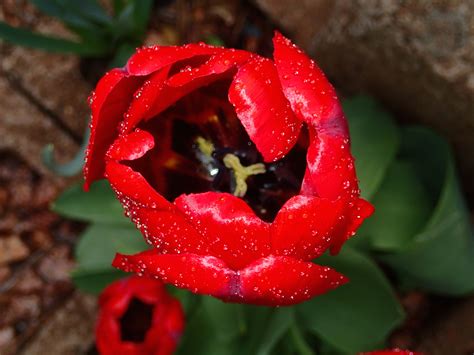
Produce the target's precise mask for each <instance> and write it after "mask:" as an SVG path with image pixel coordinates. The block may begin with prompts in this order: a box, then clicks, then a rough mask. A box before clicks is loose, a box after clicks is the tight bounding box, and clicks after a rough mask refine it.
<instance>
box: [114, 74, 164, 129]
mask: <svg viewBox="0 0 474 355" xmlns="http://www.w3.org/2000/svg"><path fill="white" fill-rule="evenodd" d="M169 70H170V66H167V67H164V68H163V69H161V70H159V71H156V72H154V73H153V74H152V75H150V78H149V79H148V80H146V81H145V82H144V83H143V85H142V86H141V87H140V88H139V89H138V90H137V91H136V92H135V94H134V95H133V100H132V101H131V102H130V106H129V108H128V110H127V113H126V114H125V115H124V120H123V122H122V124H121V125H120V132H121V133H122V134H126V133H128V132H129V131H130V130H132V129H133V128H134V127H136V126H137V125H138V123H140V121H141V120H142V119H143V118H144V117H145V116H146V114H147V113H148V112H149V111H150V109H151V107H152V106H153V105H154V103H155V101H156V100H157V98H158V96H159V95H158V94H159V93H160V92H161V91H162V87H163V85H164V83H165V81H166V80H167V79H168V74H169ZM161 99H162V97H161Z"/></svg>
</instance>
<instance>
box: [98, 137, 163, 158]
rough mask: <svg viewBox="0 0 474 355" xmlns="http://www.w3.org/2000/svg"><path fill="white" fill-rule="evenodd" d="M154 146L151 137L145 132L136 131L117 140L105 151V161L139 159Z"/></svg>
mask: <svg viewBox="0 0 474 355" xmlns="http://www.w3.org/2000/svg"><path fill="white" fill-rule="evenodd" d="M154 146H155V140H154V138H153V136H152V135H151V134H150V133H148V132H147V131H143V130H140V129H137V130H135V131H134V132H132V133H130V134H127V135H123V136H120V137H119V138H117V139H116V140H115V142H114V143H113V144H112V145H111V146H110V148H109V150H108V151H107V159H108V160H113V161H122V160H135V159H139V158H141V157H142V156H144V155H145V154H146V152H148V151H149V150H150V149H152V148H153V147H154Z"/></svg>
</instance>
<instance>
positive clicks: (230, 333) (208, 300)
mask: <svg viewBox="0 0 474 355" xmlns="http://www.w3.org/2000/svg"><path fill="white" fill-rule="evenodd" d="M202 306H203V307H204V309H205V311H206V314H207V315H208V316H209V318H210V321H211V324H212V326H213V327H214V332H213V333H214V337H215V338H216V339H217V340H218V341H219V340H221V341H223V342H225V341H229V340H232V339H235V338H237V337H238V336H240V335H242V334H243V333H244V332H245V321H244V318H243V311H242V308H243V307H244V306H243V305H241V304H236V303H234V304H233V303H224V302H222V301H220V300H218V299H215V298H213V297H203V300H202Z"/></svg>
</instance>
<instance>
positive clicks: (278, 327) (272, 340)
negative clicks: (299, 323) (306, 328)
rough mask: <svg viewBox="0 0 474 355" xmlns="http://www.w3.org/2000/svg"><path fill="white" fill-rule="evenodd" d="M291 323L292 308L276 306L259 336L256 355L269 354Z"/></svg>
mask: <svg viewBox="0 0 474 355" xmlns="http://www.w3.org/2000/svg"><path fill="white" fill-rule="evenodd" d="M292 324H293V308H290V307H283V308H276V309H275V311H274V312H273V314H272V316H271V318H270V319H269V321H268V323H267V324H266V330H265V333H264V334H263V337H262V338H261V341H260V345H259V347H258V349H257V351H256V352H255V354H256V355H269V354H271V350H272V349H273V347H274V346H275V345H276V344H277V343H278V341H279V340H280V339H281V338H282V337H283V336H284V335H285V333H286V332H287V331H288V330H289V329H290V327H291V326H292Z"/></svg>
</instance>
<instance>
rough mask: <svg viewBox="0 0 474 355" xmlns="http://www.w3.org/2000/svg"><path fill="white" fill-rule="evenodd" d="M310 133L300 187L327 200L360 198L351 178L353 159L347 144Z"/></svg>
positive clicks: (346, 140) (354, 180) (312, 131)
mask: <svg viewBox="0 0 474 355" xmlns="http://www.w3.org/2000/svg"><path fill="white" fill-rule="evenodd" d="M309 131H310V137H311V138H310V142H311V144H310V146H309V148H308V153H307V156H306V161H307V172H309V174H308V173H307V174H306V175H305V177H304V180H303V185H302V186H309V185H313V190H314V191H316V192H317V195H318V196H321V197H326V198H330V199H337V198H339V197H344V198H347V197H349V198H357V197H358V196H359V194H360V191H359V186H358V183H357V178H356V174H355V167H354V158H353V157H352V155H351V152H350V145H349V140H348V139H347V138H343V137H341V136H332V135H328V134H326V132H315V130H314V129H313V128H312V129H310V130H309Z"/></svg>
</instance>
